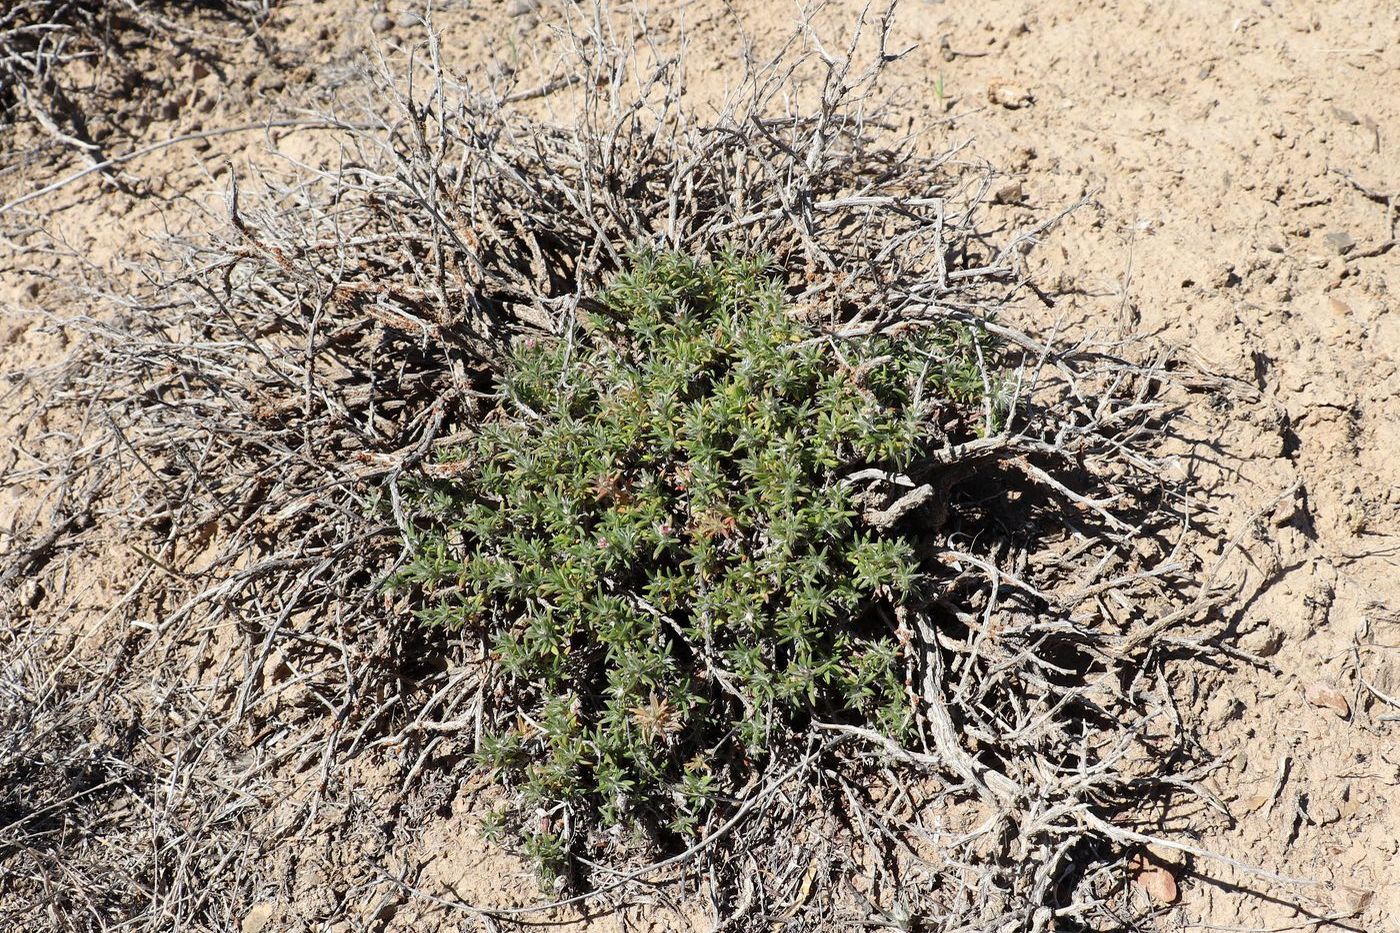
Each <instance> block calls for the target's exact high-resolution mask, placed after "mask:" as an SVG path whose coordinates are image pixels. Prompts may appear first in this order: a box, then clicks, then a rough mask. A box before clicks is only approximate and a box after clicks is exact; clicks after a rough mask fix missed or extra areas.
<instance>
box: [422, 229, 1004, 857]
mask: <svg viewBox="0 0 1400 933" xmlns="http://www.w3.org/2000/svg"><path fill="white" fill-rule="evenodd" d="M785 305H786V302H785V296H784V291H783V289H782V287H781V285H780V284H779V283H778V282H777V280H776V279H775V278H774V277H772V276H771V275H770V273H769V270H768V269H767V267H766V265H765V263H764V262H763V261H762V260H759V259H754V258H747V257H744V256H741V255H738V254H728V255H724V256H721V257H719V258H718V259H716V260H715V261H713V262H707V261H700V260H694V259H691V258H687V257H685V256H682V255H678V254H675V253H644V254H640V255H638V256H636V257H634V259H633V265H632V267H631V269H630V270H629V271H627V272H626V273H625V274H621V275H619V276H618V277H617V278H616V280H615V281H614V282H613V283H612V284H611V285H610V286H609V287H608V288H607V289H606V290H605V291H604V292H603V293H602V294H601V296H600V297H599V300H598V301H597V302H596V303H595V306H596V308H597V310H595V311H592V312H589V313H587V314H586V316H585V317H584V319H583V320H582V321H581V327H580V328H578V329H577V330H576V331H575V332H573V333H570V334H568V335H566V336H564V337H561V338H548V339H543V338H536V339H533V340H524V341H521V343H520V345H519V346H518V347H517V348H516V350H515V351H514V353H513V355H512V359H511V361H510V365H509V367H508V370H507V371H508V377H507V379H506V381H505V383H504V386H503V392H502V400H501V404H500V407H499V410H498V411H497V412H496V413H495V415H494V416H493V417H491V418H489V419H487V420H486V422H485V423H484V424H482V425H481V426H480V429H479V432H478V433H477V434H476V435H475V437H474V438H473V440H472V441H471V442H470V443H468V444H467V445H466V446H464V447H462V448H460V449H457V450H454V451H451V452H450V453H449V454H448V455H447V456H446V457H445V458H444V461H443V462H442V463H440V464H439V465H438V466H437V467H436V468H434V469H432V470H430V472H431V473H432V474H433V475H434V476H435V477H436V478H435V479H432V480H427V481H425V482H424V485H423V486H422V487H421V488H420V489H418V490H417V491H416V492H415V495H414V498H413V502H414V506H415V528H416V529H417V530H416V532H415V534H416V539H415V541H414V542H413V544H414V557H413V559H412V561H411V562H410V563H409V564H408V565H407V567H406V568H405V569H404V571H403V572H402V573H401V574H400V575H399V577H398V578H397V582H398V584H399V585H417V586H420V587H422V589H423V592H424V595H425V600H426V605H427V607H428V608H426V609H424V610H423V611H422V613H421V615H422V618H423V619H424V620H426V621H427V622H429V623H431V624H434V625H441V626H446V627H448V628H451V629H454V630H464V631H468V632H472V633H477V634H478V635H479V637H481V638H484V639H486V640H487V641H488V642H489V644H490V646H491V648H492V652H493V654H492V656H493V658H494V659H495V661H496V662H497V666H496V678H497V680H496V684H497V687H496V689H495V690H494V692H492V693H491V694H490V696H491V697H493V699H491V700H490V704H491V708H490V709H489V710H488V714H489V715H488V722H491V723H492V724H493V726H492V728H491V729H490V731H489V734H488V735H487V736H486V737H485V738H484V740H483V741H482V743H481V747H480V749H479V752H478V754H479V758H480V762H481V764H482V765H483V766H484V767H486V768H488V769H491V770H492V772H493V773H494V774H496V775H497V776H499V778H500V779H501V780H502V781H503V782H504V783H505V784H507V785H508V786H510V787H512V788H513V789H515V790H516V791H518V793H517V794H516V795H515V796H514V797H513V798H512V799H513V801H514V804H513V805H512V806H510V807H508V808H506V809H504V810H502V811H501V812H499V813H498V814H496V815H495V822H496V824H497V827H498V828H500V829H502V830H508V831H510V833H512V834H518V836H519V837H520V838H521V839H522V841H523V843H524V845H525V848H526V850H527V851H528V852H530V853H531V854H532V855H533V856H535V858H536V859H537V862H538V864H539V865H540V867H541V868H542V869H544V870H545V872H546V873H551V872H558V871H560V870H562V869H563V868H564V867H565V866H566V865H567V864H568V862H569V857H570V855H571V854H573V853H575V852H578V851H580V848H579V847H580V845H586V841H587V840H588V839H589V838H590V833H591V832H593V831H596V830H601V829H609V828H613V827H622V828H624V829H626V830H629V831H641V832H642V833H643V834H645V835H647V836H650V837H651V838H653V839H658V838H659V839H661V840H663V841H664V840H665V839H667V838H671V839H677V838H681V839H684V838H688V837H692V836H694V835H695V834H697V833H698V832H700V831H701V830H702V828H703V826H704V825H705V823H706V820H707V819H709V818H710V817H711V816H712V815H713V814H714V811H715V807H716V805H717V804H718V803H720V802H721V801H723V800H725V799H726V794H729V793H732V792H733V791H735V790H736V789H737V788H738V787H741V786H742V784H743V781H744V779H745V777H746V776H747V774H748V773H750V772H751V771H752V770H753V769H755V768H761V767H763V766H764V765H765V764H766V763H767V762H768V761H770V760H771V756H773V755H775V754H777V750H778V749H780V748H783V747H784V746H785V745H789V747H790V739H791V738H792V737H793V736H794V735H797V734H799V733H801V732H802V731H803V730H804V729H805V728H808V727H810V724H811V723H812V722H813V721H814V720H817V719H822V720H832V721H840V722H847V723H854V724H859V725H863V726H866V727H869V728H874V729H877V730H879V731H880V732H881V733H883V734H885V735H888V736H890V737H892V738H895V739H897V740H898V739H901V738H903V737H905V736H906V735H907V734H908V731H909V729H910V727H911V723H912V717H913V715H914V712H913V709H912V707H911V701H910V698H909V697H910V693H909V689H908V687H907V685H906V670H907V668H908V664H907V661H908V659H907V658H905V657H904V652H905V651H906V650H907V643H902V642H901V639H900V638H899V637H898V636H897V634H896V631H895V623H894V614H893V612H892V610H893V608H894V607H895V606H897V605H899V604H900V603H902V602H903V601H905V600H908V599H910V597H911V595H912V594H913V593H914V592H915V591H916V590H917V588H918V587H919V585H920V580H921V572H922V571H921V561H920V559H919V557H918V554H919V547H918V543H917V537H918V534H919V528H918V523H917V521H913V520H906V521H904V522H902V523H899V524H896V525H895V526H894V527H893V528H885V529H883V530H877V529H876V528H874V527H872V526H869V525H867V524H866V523H865V522H863V520H862V508H863V499H862V496H863V494H864V493H863V489H864V488H865V485H866V484H858V483H854V482H852V481H851V480H850V476H851V474H852V473H853V472H856V471H860V470H864V469H866V468H871V467H876V468H880V469H883V470H886V471H890V472H892V473H902V472H905V471H909V470H910V469H911V468H914V467H916V466H917V465H918V462H919V461H920V459H921V458H923V457H925V456H926V455H927V454H928V453H929V452H930V451H931V450H932V449H933V448H935V447H936V446H940V445H941V444H943V443H946V442H947V440H948V433H947V432H948V430H949V429H950V425H951V426H952V428H951V429H952V430H953V431H954V432H957V431H962V432H963V433H971V432H972V430H974V429H970V428H959V427H957V426H958V425H985V423H986V422H985V418H984V415H983V413H984V411H985V410H986V409H985V407H984V406H985V393H986V391H987V387H988V380H987V377H986V376H985V374H984V370H983V368H982V367H981V366H979V364H978V360H979V358H980V356H979V353H978V352H977V350H978V347H977V342H978V341H985V335H984V334H981V333H978V332H974V331H972V330H971V329H968V328H965V327H962V326H956V325H951V324H948V325H937V326H921V327H916V328H910V329H907V330H906V331H905V332H904V333H903V335H902V336H899V337H891V336H866V337H859V338H855V339H836V338H833V337H830V336H825V335H822V334H820V333H818V332H816V331H814V330H813V329H812V328H810V327H809V326H807V325H806V324H804V323H802V322H800V321H799V320H797V319H795V318H794V317H792V316H791V315H790V314H789V312H788V309H787V308H786V306H785ZM729 799H732V797H731V798H729ZM629 835H631V833H630V832H629ZM592 838H593V839H594V841H595V842H596V841H597V840H598V839H599V838H601V837H598V836H596V835H595V836H593V837H592Z"/></svg>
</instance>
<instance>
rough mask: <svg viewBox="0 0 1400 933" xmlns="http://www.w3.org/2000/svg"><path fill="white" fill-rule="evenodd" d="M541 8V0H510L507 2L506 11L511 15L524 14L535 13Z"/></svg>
mask: <svg viewBox="0 0 1400 933" xmlns="http://www.w3.org/2000/svg"><path fill="white" fill-rule="evenodd" d="M539 8H540V0H510V2H509V3H507V4H506V12H507V13H509V14H510V15H511V16H524V15H525V14H526V13H533V12H535V11H536V10H538V9H539Z"/></svg>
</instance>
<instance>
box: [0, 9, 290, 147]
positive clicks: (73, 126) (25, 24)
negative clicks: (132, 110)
mask: <svg viewBox="0 0 1400 933" xmlns="http://www.w3.org/2000/svg"><path fill="white" fill-rule="evenodd" d="M169 6H170V4H169V3H168V0H14V2H11V3H7V4H5V7H4V9H3V10H0V127H7V128H9V131H10V132H13V127H14V126H15V125H18V124H20V123H24V124H26V125H30V126H33V127H36V128H37V129H38V130H39V131H40V132H41V134H42V137H43V138H44V139H46V140H48V141H49V142H51V143H53V144H56V145H57V146H60V147H62V148H63V149H65V150H67V151H69V152H71V153H73V154H76V155H78V156H79V157H81V158H82V159H83V161H84V162H86V163H87V164H88V165H90V166H97V165H101V164H102V163H103V162H104V161H105V151H104V150H105V147H106V146H107V145H108V144H109V141H110V139H111V137H112V136H113V131H114V130H115V129H116V125H117V123H118V122H120V121H119V120H118V118H117V112H118V111H121V110H122V108H121V107H120V106H118V105H119V104H120V102H121V101H122V100H124V99H128V98H130V97H132V96H133V94H135V93H136V92H138V91H139V90H140V89H142V88H143V87H144V83H143V82H144V77H143V67H142V63H140V62H137V61H136V60H135V59H134V56H133V54H132V53H133V51H134V50H135V49H137V48H139V47H143V46H144V47H146V48H148V49H159V48H166V49H169V48H181V50H182V53H183V54H184V55H193V56H198V57H208V56H209V55H210V53H211V51H213V49H212V48H211V46H212V45H213V42H212V40H211V37H210V36H208V35H207V34H195V33H192V31H191V30H190V28H189V27H188V26H186V25H185V24H184V22H183V21H182V19H180V18H178V17H172V16H170V15H167V10H166V8H167V7H169ZM208 7H209V8H210V9H211V10H213V11H216V12H219V13H221V14H222V15H224V16H227V17H230V18H236V19H240V20H242V21H243V22H245V23H249V24H251V23H254V22H256V21H257V20H259V19H262V18H265V17H266V16H267V14H268V12H269V8H270V0H221V2H218V3H212V4H208ZM172 12H173V11H172ZM192 39H194V40H195V41H191V40H192ZM216 56H217V53H216V52H215V57H216ZM19 154H20V153H19V152H5V153H4V155H5V157H6V158H7V160H8V159H9V158H11V157H13V156H15V155H19Z"/></svg>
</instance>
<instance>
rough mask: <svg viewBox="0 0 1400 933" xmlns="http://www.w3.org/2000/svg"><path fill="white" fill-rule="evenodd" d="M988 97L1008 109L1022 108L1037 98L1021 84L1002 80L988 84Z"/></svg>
mask: <svg viewBox="0 0 1400 933" xmlns="http://www.w3.org/2000/svg"><path fill="white" fill-rule="evenodd" d="M987 99H988V100H990V101H991V102H992V103H994V104H1000V105H1001V106H1003V107H1005V108H1006V109H1007V110H1020V109H1021V108H1022V107H1029V106H1030V105H1031V103H1032V101H1034V100H1035V98H1034V97H1032V96H1031V92H1030V91H1029V90H1027V89H1026V88H1024V87H1022V86H1021V85H1019V84H1007V83H1004V82H1000V81H998V82H994V83H992V84H989V85H988V86H987Z"/></svg>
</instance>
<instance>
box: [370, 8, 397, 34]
mask: <svg viewBox="0 0 1400 933" xmlns="http://www.w3.org/2000/svg"><path fill="white" fill-rule="evenodd" d="M369 28H370V29H373V30H374V31H375V32H388V31H389V30H390V29H393V28H394V21H393V20H392V19H390V18H389V14H387V13H376V14H375V15H374V19H372V20H370V21H369Z"/></svg>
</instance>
